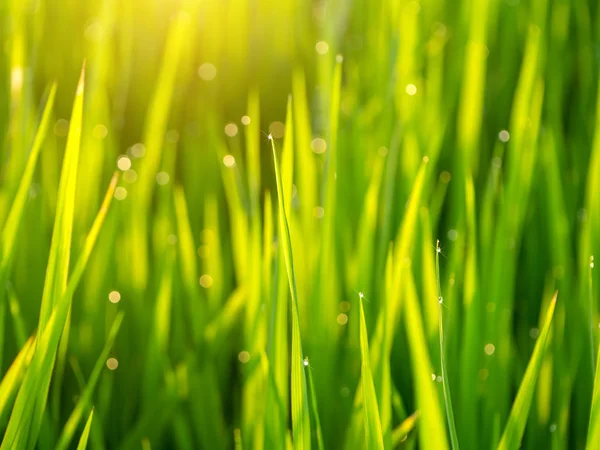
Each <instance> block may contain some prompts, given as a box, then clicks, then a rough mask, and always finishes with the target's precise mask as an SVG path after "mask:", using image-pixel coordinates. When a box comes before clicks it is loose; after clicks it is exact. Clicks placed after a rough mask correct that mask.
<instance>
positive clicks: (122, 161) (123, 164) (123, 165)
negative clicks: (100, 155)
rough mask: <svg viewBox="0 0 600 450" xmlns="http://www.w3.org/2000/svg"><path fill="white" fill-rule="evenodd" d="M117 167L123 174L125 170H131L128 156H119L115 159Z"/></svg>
mask: <svg viewBox="0 0 600 450" xmlns="http://www.w3.org/2000/svg"><path fill="white" fill-rule="evenodd" d="M117 167H118V168H119V170H122V171H123V172H125V171H126V170H129V169H131V160H130V159H129V157H128V156H126V155H121V156H119V158H118V159H117Z"/></svg>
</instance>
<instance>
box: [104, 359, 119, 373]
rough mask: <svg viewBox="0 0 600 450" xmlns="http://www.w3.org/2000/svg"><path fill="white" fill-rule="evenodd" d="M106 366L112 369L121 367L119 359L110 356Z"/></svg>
mask: <svg viewBox="0 0 600 450" xmlns="http://www.w3.org/2000/svg"><path fill="white" fill-rule="evenodd" d="M106 367H108V368H109V369H110V370H117V367H119V361H118V360H117V358H108V359H107V360H106Z"/></svg>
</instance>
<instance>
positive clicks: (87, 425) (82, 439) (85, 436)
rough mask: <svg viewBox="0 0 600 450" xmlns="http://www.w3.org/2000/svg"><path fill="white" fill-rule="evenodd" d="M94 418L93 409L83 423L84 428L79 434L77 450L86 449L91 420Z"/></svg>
mask: <svg viewBox="0 0 600 450" xmlns="http://www.w3.org/2000/svg"><path fill="white" fill-rule="evenodd" d="M93 418H94V409H93V408H92V411H91V412H90V415H89V417H88V420H87V421H86V422H85V428H84V429H83V432H82V433H81V437H80V438H79V443H78V444H77V450H85V449H86V448H87V442H88V438H89V436H90V430H91V428H92V419H93Z"/></svg>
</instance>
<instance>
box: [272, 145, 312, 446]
mask: <svg viewBox="0 0 600 450" xmlns="http://www.w3.org/2000/svg"><path fill="white" fill-rule="evenodd" d="M270 140H271V147H272V150H273V161H274V164H275V178H276V181H277V198H278V204H279V229H280V235H281V241H282V244H283V250H284V253H285V266H286V269H287V274H288V282H289V286H290V294H291V296H292V360H291V372H292V382H291V389H292V434H293V442H294V448H296V449H300V450H309V449H310V447H311V442H310V413H309V408H308V393H307V386H306V373H305V368H306V366H305V364H304V358H303V355H302V339H301V336H300V319H299V317H298V295H297V291H296V275H295V273H294V258H293V254H292V241H291V238H290V229H289V226H288V220H287V216H286V210H285V197H284V194H283V183H282V180H281V174H280V171H279V162H278V160H277V151H276V149H275V141H274V140H273V139H272V138H271V139H270Z"/></svg>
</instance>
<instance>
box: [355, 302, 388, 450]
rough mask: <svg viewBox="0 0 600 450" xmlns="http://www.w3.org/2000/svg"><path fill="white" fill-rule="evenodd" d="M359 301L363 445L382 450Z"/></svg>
mask: <svg viewBox="0 0 600 450" xmlns="http://www.w3.org/2000/svg"><path fill="white" fill-rule="evenodd" d="M359 301H360V352H361V359H362V370H361V380H362V390H363V407H364V410H365V413H364V418H365V419H364V420H365V438H366V441H365V445H366V448H367V449H383V433H382V431H381V419H380V418H379V407H378V406H377V394H376V393H375V385H374V384H373V375H372V373H371V361H370V356H369V336H368V335H367V324H366V321H365V312H364V308H363V296H362V295H359Z"/></svg>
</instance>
